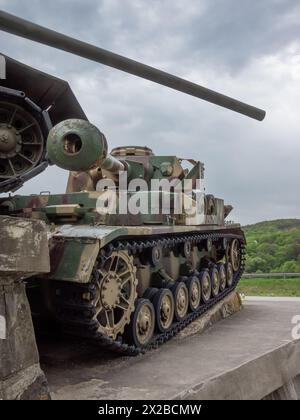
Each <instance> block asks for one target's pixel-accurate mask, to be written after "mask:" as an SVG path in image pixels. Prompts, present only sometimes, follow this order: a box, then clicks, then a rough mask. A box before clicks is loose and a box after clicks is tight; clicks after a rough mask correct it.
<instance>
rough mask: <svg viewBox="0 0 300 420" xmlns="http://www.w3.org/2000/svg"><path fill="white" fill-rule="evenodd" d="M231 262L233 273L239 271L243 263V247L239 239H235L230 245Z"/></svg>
mask: <svg viewBox="0 0 300 420" xmlns="http://www.w3.org/2000/svg"><path fill="white" fill-rule="evenodd" d="M230 262H231V265H232V269H233V271H238V269H239V268H240V262H241V247H240V242H239V240H238V239H233V241H232V242H231V245H230Z"/></svg>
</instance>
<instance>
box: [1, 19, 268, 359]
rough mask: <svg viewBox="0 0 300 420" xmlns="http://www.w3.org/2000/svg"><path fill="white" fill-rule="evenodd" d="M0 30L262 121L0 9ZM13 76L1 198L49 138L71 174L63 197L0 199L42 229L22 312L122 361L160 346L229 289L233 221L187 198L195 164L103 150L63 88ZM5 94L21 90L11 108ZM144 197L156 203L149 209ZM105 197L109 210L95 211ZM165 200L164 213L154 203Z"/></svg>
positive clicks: (235, 262)
mask: <svg viewBox="0 0 300 420" xmlns="http://www.w3.org/2000/svg"><path fill="white" fill-rule="evenodd" d="M0 29H2V30H5V31H8V32H11V33H13V34H16V35H19V36H23V37H25V38H29V39H31V40H34V41H37V42H42V43H44V44H46V45H50V46H53V47H56V48H60V49H63V50H65V51H69V52H71V53H74V54H77V55H80V56H81V57H85V58H88V59H91V60H94V61H97V62H99V63H102V64H105V65H109V66H111V67H115V68H118V69H120V70H123V71H126V72H129V73H131V74H134V75H136V76H139V77H143V78H145V79H148V80H152V81H154V82H156V83H159V84H162V85H165V86H168V87H171V88H173V89H176V90H179V91H182V92H184V93H187V94H190V95H192V96H196V97H199V98H202V99H204V100H207V101H209V102H213V103H215V104H217V105H220V106H223V107H225V108H228V109H231V110H234V111H236V112H239V113H242V114H245V115H247V116H249V117H251V118H255V119H257V120H262V119H263V118H264V115H265V113H264V111H262V110H259V109H257V108H255V107H252V106H250V105H247V104H244V103H241V102H239V101H236V100H234V99H232V98H229V97H227V96H224V95H221V94H219V93H216V92H213V91H211V90H209V89H206V88H203V87H201V86H199V85H196V84H194V83H191V82H188V81H186V80H183V79H180V78H178V77H175V76H173V75H170V74H167V73H165V72H162V71H159V70H157V69H154V68H152V67H149V66H146V65H144V64H141V63H137V62H135V61H133V60H130V59H127V58H125V57H121V56H119V55H116V54H113V53H111V52H108V51H106V50H103V49H100V48H97V47H95V46H91V45H89V44H86V43H84V42H82V41H78V40H74V39H72V38H70V37H67V36H65V35H62V34H59V33H57V32H54V31H51V30H49V29H46V28H43V27H40V26H38V25H35V24H32V23H30V22H28V21H24V20H22V19H19V18H16V17H12V16H11V15H8V14H7V13H4V12H1V13H0ZM15 66H17V67H18V66H19V64H16V63H15ZM19 70H20V71H21V72H22V71H24V72H27V73H26V74H27V76H26V77H23V78H19V77H17V76H16V74H14V72H13V71H12V73H11V74H12V77H11V79H10V78H9V81H8V84H7V85H5V83H4V84H2V85H3V86H2V87H1V90H0V92H2V95H4V96H2V97H1V103H0V109H1V112H0V123H1V130H2V131H1V133H2V134H1V139H2V140H3V139H4V140H5V139H6V140H7V138H8V142H9V145H10V148H9V149H10V150H8V146H7V144H6V140H5V141H4V142H3V141H2V143H0V153H1V155H0V180H1V182H2V185H4V186H5V185H7V184H9V187H7V190H9V189H11V187H14V185H15V184H14V182H17V186H18V185H21V183H22V177H21V176H16V175H18V174H19V173H21V172H22V168H24V166H26V165H27V166H28V167H29V166H30V167H32V170H33V171H34V170H36V171H39V169H40V163H41V162H45V161H46V158H45V149H44V144H45V136H46V135H48V132H49V135H48V140H47V151H48V154H47V161H49V162H50V163H52V164H56V165H57V166H59V167H61V168H64V169H66V170H68V171H70V174H69V180H68V184H67V190H66V193H65V194H50V193H44V194H37V195H30V196H20V195H17V196H10V197H7V198H5V199H2V200H1V206H0V208H1V209H2V212H5V213H6V214H7V213H8V214H9V215H11V216H22V217H27V218H32V219H40V220H43V221H44V222H46V224H47V225H48V235H49V245H50V261H51V271H50V273H49V274H47V275H44V276H43V277H42V278H40V279H39V280H40V281H39V282H36V281H35V280H36V279H33V281H32V282H31V285H30V286H31V287H29V289H28V294H29V298H30V301H31V306H32V310H33V312H34V313H35V315H37V314H39V315H40V316H42V315H43V316H44V315H45V314H46V315H47V317H50V318H52V319H53V320H55V321H56V323H57V324H56V325H57V327H58V328H59V330H60V331H62V332H63V333H66V334H73V335H77V336H80V337H86V338H87V339H92V340H95V341H96V342H97V343H98V344H99V345H102V346H104V347H106V348H110V349H112V350H116V351H119V352H123V353H125V354H131V355H133V354H137V353H139V352H141V351H144V350H145V349H147V348H150V347H152V346H156V345H157V344H161V343H163V342H165V341H166V340H168V339H169V338H171V337H173V336H174V334H176V333H177V332H178V331H180V330H181V329H182V328H184V327H185V326H186V325H187V324H188V323H190V322H191V321H193V320H195V319H196V318H197V317H198V316H200V315H201V314H203V313H204V312H205V311H206V310H207V309H209V308H210V307H212V306H213V305H214V304H216V303H217V302H219V301H220V300H222V299H223V298H224V297H225V296H226V295H228V294H229V293H230V292H231V291H232V290H234V288H235V287H236V285H237V282H238V281H239V279H240V277H241V275H242V273H243V269H244V247H245V238H244V234H243V231H242V230H241V228H240V225H239V224H234V223H229V222H226V218H227V217H228V214H229V213H230V211H231V209H232V206H230V205H225V204H224V201H223V199H222V198H217V197H214V196H213V195H211V194H209V195H208V194H204V193H203V192H202V193H201V194H200V197H201V198H200V201H199V200H197V197H198V196H199V194H198V193H199V191H198V184H197V182H198V181H199V180H202V178H203V173H204V167H203V164H202V163H201V162H200V161H195V160H193V159H188V163H189V165H190V168H189V169H186V165H185V162H184V159H180V158H178V157H177V156H174V155H173V154H170V153H168V151H167V150H166V151H167V153H166V155H165V156H157V155H155V153H153V152H152V150H151V149H150V148H148V147H142V146H122V147H118V148H115V149H113V150H112V151H111V152H110V153H108V145H107V141H106V138H105V136H104V135H103V134H102V133H101V132H100V131H99V130H98V128H96V127H95V126H93V125H92V124H90V123H89V122H88V120H87V118H86V116H85V114H84V113H83V111H82V109H81V108H80V105H79V104H78V102H77V101H76V99H75V97H74V95H73V94H72V92H71V91H70V89H69V87H68V85H67V84H66V83H65V82H62V81H59V80H58V79H54V78H52V77H50V76H48V75H46V76H45V75H44V76H43V75H42V74H41V73H39V76H40V77H39V78H38V79H37V80H39V81H40V82H39V83H37V82H34V81H33V79H32V78H31V79H30V75H31V76H32V75H33V74H35V73H34V72H36V70H34V69H29V68H28V67H19ZM35 76H36V74H35ZM42 81H43V82H42ZM3 89H4V90H3ZM5 89H6V90H5ZM11 89H13V90H17V91H21V95H20V94H17V97H18V103H16V101H15V99H16V95H13V94H11ZM23 92H24V93H23ZM9 95H11V96H10V98H9V97H8V96H9ZM26 98H29V99H26ZM30 98H31V99H30ZM50 99H51V100H50ZM20 101H22V103H23V105H22V104H20ZM52 126H53V127H52ZM12 154H14V155H13V156H12ZM46 164H47V162H46ZM19 168H20V169H19ZM36 168H37V169H36ZM1 171H2V173H1ZM120 173H121V174H122V175H123V178H122V177H121V178H120V177H119V175H120ZM33 174H34V173H33ZM124 177H125V178H124ZM124 179H125V181H124ZM121 180H122V182H121ZM137 180H138V181H141V180H142V181H143V183H144V184H143V185H144V186H145V188H140V189H138V190H137V189H134V188H133V187H132V184H131V182H132V181H134V182H136V183H137ZM163 180H166V181H169V182H172V181H174V183H173V184H172V185H173V186H172V188H171V189H170V190H169V191H167V192H166V191H165V190H162V189H160V188H157V189H154V188H153V181H163ZM184 181H189V185H190V191H189V193H188V194H187V193H186V191H178V190H177V189H176V185H177V184H178V183H184ZM3 183H4V184H3ZM105 183H106V184H107V185H106V184H105ZM122 183H123V185H121V184H122ZM104 184H105V185H106V186H104ZM134 185H137V184H134ZM155 185H157V184H155ZM153 194H154V195H155V194H156V196H157V197H158V201H156V204H155V205H153V203H152V199H151V198H152V196H153ZM111 196H113V197H114V200H115V202H114V203H115V211H103V206H104V208H105V206H106V203H107V202H108V201H109V198H110V197H111ZM137 196H138V199H139V200H140V201H141V200H144V201H143V202H144V203H146V206H147V207H146V210H145V208H143V211H137V212H132V211H131V212H130V211H128V203H129V202H130V200H131V199H132V200H136V197H137ZM165 199H166V202H167V203H168V204H169V208H168V210H167V211H165V210H166V209H165V207H164V206H163V205H160V204H161V203H162V202H164V200H165ZM178 200H179V202H184V203H188V206H187V208H188V211H187V210H186V209H185V208H183V211H181V212H177V211H176V209H177V207H176V205H177V204H176V203H178ZM137 201H138V200H136V202H137ZM99 203H101V205H100V204H99ZM124 203H126V204H124ZM157 203H158V204H157ZM199 203H200V204H199ZM183 207H184V206H183ZM124 208H125V210H126V211H124Z"/></svg>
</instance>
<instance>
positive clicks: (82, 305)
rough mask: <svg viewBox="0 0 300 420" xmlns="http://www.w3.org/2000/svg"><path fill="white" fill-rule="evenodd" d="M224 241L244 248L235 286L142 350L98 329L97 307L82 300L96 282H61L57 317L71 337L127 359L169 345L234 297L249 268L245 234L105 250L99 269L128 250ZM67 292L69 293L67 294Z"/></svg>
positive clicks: (138, 243) (183, 237) (91, 292)
mask: <svg viewBox="0 0 300 420" xmlns="http://www.w3.org/2000/svg"><path fill="white" fill-rule="evenodd" d="M220 238H227V239H229V240H232V239H238V240H239V242H240V246H241V261H240V266H239V269H238V270H237V271H236V272H235V273H234V279H233V283H232V286H231V287H226V289H225V290H223V291H222V292H220V293H219V294H218V295H217V296H216V297H215V298H211V299H210V301H209V302H208V303H206V304H201V305H200V307H199V309H198V310H197V311H196V312H191V313H188V314H187V315H186V317H185V318H184V319H183V320H182V321H180V322H177V321H175V322H174V323H173V324H172V327H171V329H170V330H169V331H168V332H164V333H158V334H156V335H155V336H154V337H153V339H152V341H151V343H150V344H148V345H147V346H146V347H143V348H139V347H135V346H133V345H129V344H127V343H125V342H124V341H122V337H120V338H118V339H117V340H113V339H112V338H110V337H108V336H105V335H104V334H102V333H100V332H99V331H98V330H97V322H96V321H95V320H93V319H92V317H93V315H94V308H93V305H92V304H90V303H89V302H87V301H86V300H84V299H83V298H82V296H83V295H85V296H90V297H91V298H92V297H93V296H94V295H95V293H96V291H95V285H94V284H93V283H88V284H75V283H65V284H62V283H63V282H60V283H61V284H60V288H62V289H64V293H63V295H62V296H61V297H60V296H56V303H55V304H56V310H57V316H58V318H59V320H60V322H61V323H62V328H63V332H65V333H67V334H71V335H76V336H80V337H84V338H86V339H89V340H93V341H94V342H96V343H97V344H98V345H99V346H101V347H102V348H104V349H106V350H110V351H113V352H117V353H121V354H123V355H127V356H136V355H138V354H141V353H145V352H146V351H149V350H151V349H153V348H157V347H158V346H160V345H161V344H163V343H165V342H167V341H168V340H170V339H171V338H172V337H174V336H175V335H176V334H178V333H179V332H180V331H181V330H182V329H184V328H185V327H186V326H187V325H188V324H190V323H191V322H193V321H194V320H196V319H197V318H198V317H199V316H201V315H202V314H204V313H205V312H207V311H208V310H209V309H210V308H212V307H213V306H214V305H215V304H217V303H218V302H220V301H221V300H223V299H224V298H225V296H227V295H228V294H230V293H231V292H232V291H233V290H234V289H235V287H236V285H237V283H238V282H239V280H240V278H241V276H242V274H243V271H244V266H245V238H244V236H243V235H238V234H232V233H225V234H224V233H209V234H199V233H195V234H188V235H177V236H170V237H166V238H163V239H156V240H155V239H152V238H151V239H149V240H144V241H136V240H134V239H132V240H125V241H117V242H113V243H110V244H108V245H107V246H106V247H105V248H103V249H102V251H101V253H100V255H99V259H98V266H99V267H101V265H102V264H103V263H104V262H105V260H106V258H107V257H108V256H109V255H110V254H111V253H112V252H113V251H119V250H124V249H126V250H128V251H129V253H131V254H135V253H136V252H141V251H143V250H145V249H147V248H152V247H154V246H157V245H158V246H164V247H170V248H172V247H173V246H174V245H178V244H182V243H184V242H186V241H187V240H189V241H191V242H192V243H193V244H197V243H199V242H201V241H204V240H207V239H211V240H212V241H215V240H218V239H220ZM65 292H67V294H66V293H65Z"/></svg>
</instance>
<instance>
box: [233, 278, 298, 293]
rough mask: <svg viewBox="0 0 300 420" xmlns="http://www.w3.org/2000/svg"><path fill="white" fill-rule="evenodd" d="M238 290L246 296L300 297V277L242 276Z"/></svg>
mask: <svg viewBox="0 0 300 420" xmlns="http://www.w3.org/2000/svg"><path fill="white" fill-rule="evenodd" d="M237 290H238V292H240V293H244V294H245V295H246V296H298V297H300V278H298V277H296V278H286V279H283V278H282V279H281V278H251V279H243V278H242V279H241V280H240V282H239V284H238V287H237Z"/></svg>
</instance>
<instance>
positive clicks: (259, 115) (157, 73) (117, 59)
mask: <svg viewBox="0 0 300 420" xmlns="http://www.w3.org/2000/svg"><path fill="white" fill-rule="evenodd" d="M0 29H1V30H2V31H5V32H9V33H11V34H14V35H17V36H20V37H22V38H27V39H29V40H31V41H35V42H39V43H41V44H44V45H48V46H50V47H53V48H57V49H60V50H63V51H66V52H69V53H72V54H75V55H78V56H80V57H83V58H86V59H89V60H92V61H95V62H98V63H101V64H104V65H106V66H110V67H113V68H115V69H118V70H121V71H124V72H127V73H130V74H132V75H135V76H138V77H141V78H143V79H147V80H150V81H152V82H155V83H158V84H160V85H163V86H167V87H169V88H171V89H174V90H177V91H180V92H183V93H186V94H188V95H191V96H195V97H197V98H200V99H203V100H205V101H207V102H211V103H213V104H215V105H218V106H221V107H224V108H227V109H230V110H232V111H235V112H238V113H240V114H243V115H246V116H248V117H250V118H254V119H256V120H259V121H262V120H263V119H264V117H265V114H266V113H265V111H263V110H261V109H259V108H256V107H254V106H251V105H248V104H246V103H244V102H241V101H238V100H236V99H233V98H231V97H229V96H225V95H223V94H221V93H218V92H215V91H213V90H211V89H207V88H205V87H203V86H200V85H198V84H196V83H192V82H189V81H187V80H185V79H182V78H180V77H177V76H174V75H172V74H169V73H166V72H164V71H161V70H158V69H156V68H154V67H151V66H148V65H145V64H142V63H140V62H137V61H134V60H132V59H129V58H126V57H123V56H121V55H118V54H115V53H113V52H110V51H107V50H105V49H102V48H99V47H97V46H94V45H91V44H89V43H86V42H83V41H80V40H78V39H75V38H72V37H69V36H67V35H64V34H62V33H59V32H56V31H53V30H51V29H48V28H45V27H43V26H40V25H37V24H35V23H32V22H30V21H28V20H25V19H21V18H19V17H17V16H14V15H12V14H9V13H7V12H4V11H0Z"/></svg>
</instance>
